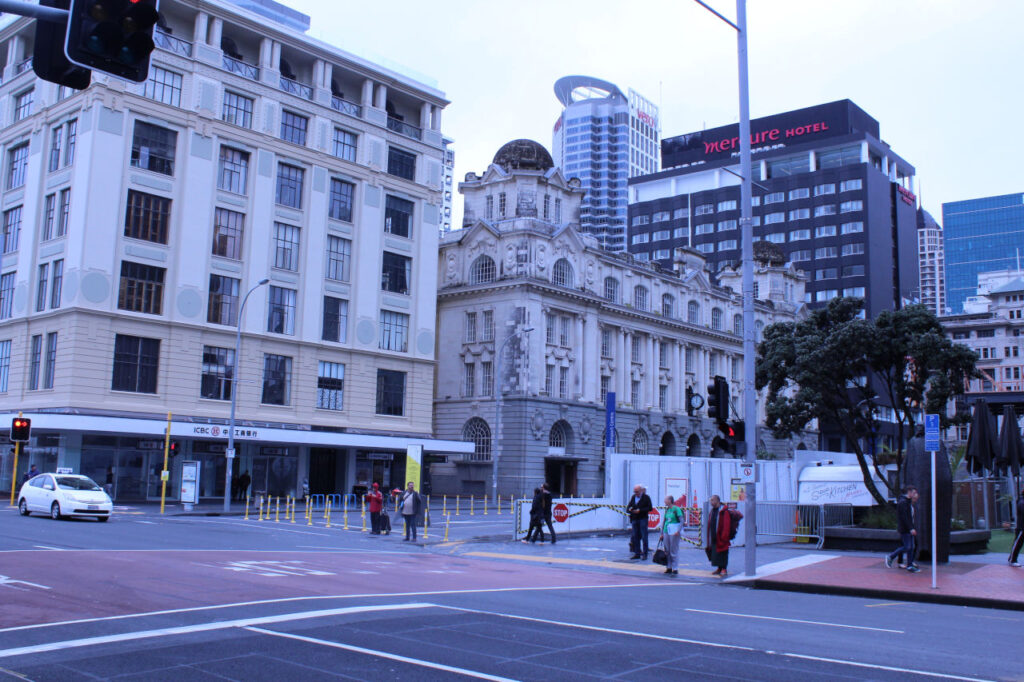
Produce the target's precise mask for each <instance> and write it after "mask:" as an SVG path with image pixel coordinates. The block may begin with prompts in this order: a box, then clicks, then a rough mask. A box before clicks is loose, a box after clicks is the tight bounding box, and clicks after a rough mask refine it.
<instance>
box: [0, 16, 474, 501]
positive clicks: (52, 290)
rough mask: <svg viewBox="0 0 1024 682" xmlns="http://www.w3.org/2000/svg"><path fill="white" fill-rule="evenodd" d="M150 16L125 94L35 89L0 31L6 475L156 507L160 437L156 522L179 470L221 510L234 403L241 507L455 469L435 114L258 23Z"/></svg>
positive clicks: (304, 40) (439, 99) (300, 19)
mask: <svg viewBox="0 0 1024 682" xmlns="http://www.w3.org/2000/svg"><path fill="white" fill-rule="evenodd" d="M160 11H161V15H162V17H161V21H160V24H159V28H158V30H157V31H156V34H155V42H156V44H157V49H156V51H155V52H154V53H153V57H152V66H151V70H150V76H149V79H148V81H146V82H145V83H141V84H137V85H136V84H131V83H126V82H124V81H120V80H117V79H112V78H106V77H104V76H102V75H100V74H96V73H94V74H93V85H92V86H91V87H89V88H88V89H86V90H84V91H79V92H76V91H71V90H68V89H66V88H61V87H58V86H56V85H53V84H51V83H48V82H43V81H40V80H37V79H36V77H35V76H34V75H33V72H32V69H31V61H30V55H31V54H32V42H33V36H34V24H33V22H32V21H30V20H28V19H18V20H16V21H13V22H12V23H9V24H8V25H7V26H6V27H4V28H3V29H2V31H0V43H2V44H3V49H2V50H0V55H3V56H4V61H3V63H2V66H3V81H2V85H0V115H2V128H0V146H2V150H0V153H2V159H3V173H2V179H0V182H2V192H0V202H2V206H0V208H2V220H3V243H2V251H3V253H2V256H0V401H2V406H3V408H2V409H3V411H4V412H7V413H11V414H17V412H18V411H23V412H24V414H25V416H27V417H30V418H31V419H32V422H33V431H32V441H31V442H30V443H29V444H28V446H27V448H26V453H25V454H23V456H22V458H21V461H20V463H19V471H18V472H16V473H15V475H20V471H21V470H22V469H24V468H25V467H26V466H27V464H28V462H30V461H31V462H34V463H36V464H37V465H38V466H39V468H40V469H42V470H44V471H45V470H53V469H54V468H55V467H70V468H71V469H73V470H74V471H75V472H80V473H84V474H87V475H91V476H93V477H94V478H95V479H96V480H99V481H100V482H103V481H104V480H105V478H104V477H105V476H106V475H108V474H109V475H112V476H113V478H114V488H115V498H117V499H145V498H153V497H159V495H160V472H161V469H162V467H163V464H162V463H163V442H164V439H163V434H164V429H165V425H166V423H167V418H168V413H170V414H171V423H170V424H171V425H170V433H171V439H172V440H173V441H174V442H175V444H176V446H177V447H176V453H177V456H175V457H174V458H173V459H172V464H171V467H170V470H171V473H170V481H171V485H169V486H168V490H169V491H171V492H172V497H173V496H175V495H176V491H177V490H178V486H177V485H176V482H177V480H178V479H179V477H180V475H181V461H182V460H197V461H199V462H200V481H199V489H200V493H201V496H203V497H220V496H222V495H223V493H224V486H225V480H224V479H225V461H226V458H225V444H226V436H227V423H228V417H229V409H230V399H231V397H232V395H233V393H234V392H236V391H237V418H238V421H237V428H236V431H235V437H236V449H237V451H238V458H237V459H236V461H235V464H234V470H235V472H236V473H241V472H243V471H248V473H249V475H250V476H251V477H252V487H251V488H250V489H249V492H250V493H260V492H266V493H268V494H271V495H285V494H289V493H291V494H295V493H296V492H299V491H300V490H301V485H302V481H303V480H304V479H308V481H309V486H310V489H311V492H313V493H342V492H349V491H350V490H352V488H353V487H354V486H355V487H358V486H361V485H367V484H369V483H370V482H372V481H380V482H381V483H383V484H384V485H392V484H400V483H401V482H403V481H404V477H403V473H404V472H403V469H404V462H405V452H406V448H407V446H409V445H414V446H415V445H422V446H423V447H424V450H425V451H426V452H432V451H433V452H444V451H449V452H450V451H453V450H455V451H458V450H459V449H460V448H462V447H463V446H462V444H460V443H455V442H442V441H437V440H434V439H432V419H431V404H432V398H433V384H434V358H435V349H434V338H435V336H434V334H435V307H436V294H437V244H438V233H439V226H440V224H441V212H440V206H441V202H442V187H443V184H442V183H443V180H442V178H443V171H442V168H443V164H444V146H443V138H442V135H441V111H442V109H443V108H444V107H445V105H446V104H447V102H446V100H445V98H444V94H443V93H442V92H440V91H439V90H437V89H436V88H435V87H434V86H432V85H428V84H424V83H421V82H417V81H416V80H412V79H410V78H408V77H406V76H404V75H402V74H399V73H396V72H394V71H391V70H388V69H384V68H381V67H379V66H376V65H374V64H373V63H370V62H369V61H366V60H365V59H362V58H360V57H358V56H355V55H353V54H349V53H347V52H345V51H343V50H341V49H339V48H337V47H334V46H332V45H328V44H326V43H323V42H320V41H317V40H314V39H312V38H310V37H308V36H307V35H305V30H306V29H308V27H309V18H308V17H306V16H305V15H302V14H300V13H298V12H295V11H293V10H290V9H288V8H287V7H284V6H282V5H278V4H277V3H274V2H271V1H269V0H261V2H259V3H257V4H253V3H244V5H243V4H242V3H238V4H234V3H230V2H226V1H224V0H220V1H218V2H206V3H201V4H198V5H197V4H196V3H191V2H178V1H176V0H164V1H163V2H161V3H160ZM264 280H266V281H264ZM236 327H240V328H241V332H242V338H241V342H242V347H241V353H240V355H238V356H237V357H236V354H235V332H236ZM471 450H472V448H470V451H471ZM11 474H12V471H11V458H10V456H9V454H8V453H7V452H6V448H5V452H4V459H3V476H2V477H0V478H2V479H3V480H4V481H6V483H3V481H0V483H2V484H3V485H9V483H10V480H11V479H10V477H11Z"/></svg>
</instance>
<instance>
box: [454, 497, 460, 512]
mask: <svg viewBox="0 0 1024 682" xmlns="http://www.w3.org/2000/svg"><path fill="white" fill-rule="evenodd" d="M455 515H456V516H459V515H460V514H459V496H458V495H456V496H455Z"/></svg>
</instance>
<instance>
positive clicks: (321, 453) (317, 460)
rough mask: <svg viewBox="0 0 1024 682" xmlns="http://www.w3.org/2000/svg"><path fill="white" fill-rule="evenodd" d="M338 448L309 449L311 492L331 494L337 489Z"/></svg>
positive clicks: (314, 493)
mask: <svg viewBox="0 0 1024 682" xmlns="http://www.w3.org/2000/svg"><path fill="white" fill-rule="evenodd" d="M338 456H339V453H338V451H337V450H331V449H328V448H312V449H310V451H309V493H310V494H311V495H331V494H333V493H335V492H338V491H336V490H335V489H334V488H335V485H336V482H337V480H338V479H337V473H338Z"/></svg>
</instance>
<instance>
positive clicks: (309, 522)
mask: <svg viewBox="0 0 1024 682" xmlns="http://www.w3.org/2000/svg"><path fill="white" fill-rule="evenodd" d="M306 525H307V526H312V525H313V506H312V505H311V504H310V503H309V500H306Z"/></svg>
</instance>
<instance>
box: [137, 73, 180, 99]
mask: <svg viewBox="0 0 1024 682" xmlns="http://www.w3.org/2000/svg"><path fill="white" fill-rule="evenodd" d="M142 95H143V96H144V97H148V98H150V99H153V100H156V101H157V102H162V103H164V104H170V105H171V106H172V107H180V106H181V74H180V73H175V72H173V71H168V70H167V69H161V68H160V67H159V66H152V67H150V69H149V80H147V81H146V85H145V87H144V88H143V90H142Z"/></svg>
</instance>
